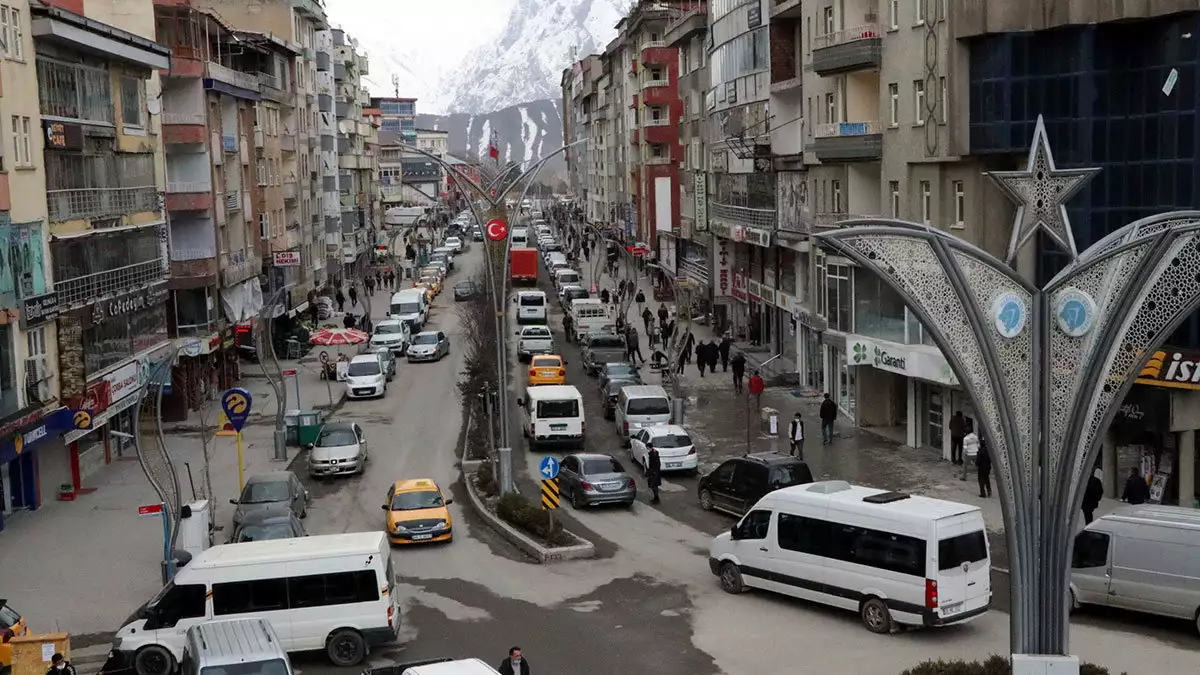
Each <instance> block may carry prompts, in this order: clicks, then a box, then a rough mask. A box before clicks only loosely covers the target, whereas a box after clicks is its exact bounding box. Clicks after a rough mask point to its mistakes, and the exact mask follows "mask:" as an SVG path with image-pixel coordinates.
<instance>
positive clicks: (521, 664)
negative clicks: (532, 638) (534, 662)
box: [498, 647, 529, 675]
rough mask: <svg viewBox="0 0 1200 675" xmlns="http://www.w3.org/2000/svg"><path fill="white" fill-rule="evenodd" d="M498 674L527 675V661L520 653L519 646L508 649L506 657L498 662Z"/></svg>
mask: <svg viewBox="0 0 1200 675" xmlns="http://www.w3.org/2000/svg"><path fill="white" fill-rule="evenodd" d="M498 670H499V671H500V675H529V662H528V661H526V660H525V656H524V655H523V654H522V653H521V648H520V647H513V648H511V649H509V650H508V658H506V659H504V660H503V661H501V662H500V668H499V669H498Z"/></svg>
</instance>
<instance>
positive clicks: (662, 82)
mask: <svg viewBox="0 0 1200 675" xmlns="http://www.w3.org/2000/svg"><path fill="white" fill-rule="evenodd" d="M670 84H671V81H670V80H667V79H657V80H646V81H644V82H642V89H649V88H651V87H666V86H669V85H670Z"/></svg>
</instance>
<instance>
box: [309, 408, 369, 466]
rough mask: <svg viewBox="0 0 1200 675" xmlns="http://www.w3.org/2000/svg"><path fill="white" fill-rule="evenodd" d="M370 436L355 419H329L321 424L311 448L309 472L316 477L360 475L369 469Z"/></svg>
mask: <svg viewBox="0 0 1200 675" xmlns="http://www.w3.org/2000/svg"><path fill="white" fill-rule="evenodd" d="M367 461H368V455H367V438H366V435H365V434H363V430H362V427H360V426H358V424H357V423H355V422H329V423H326V424H325V426H323V427H321V432H320V433H319V434H317V442H316V443H314V444H313V447H312V450H309V451H308V473H309V475H311V476H313V477H314V478H320V477H322V476H336V475H340V474H361V473H362V472H363V471H365V470H366V468H367Z"/></svg>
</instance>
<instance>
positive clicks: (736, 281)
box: [732, 272, 747, 302]
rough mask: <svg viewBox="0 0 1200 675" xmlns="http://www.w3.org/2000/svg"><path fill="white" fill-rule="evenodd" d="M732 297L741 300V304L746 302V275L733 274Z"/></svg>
mask: <svg viewBox="0 0 1200 675" xmlns="http://www.w3.org/2000/svg"><path fill="white" fill-rule="evenodd" d="M732 295H733V297H735V298H737V299H738V300H741V301H742V302H746V301H747V295H746V275H745V274H742V273H741V272H734V274H733V293H732Z"/></svg>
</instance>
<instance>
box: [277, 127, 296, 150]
mask: <svg viewBox="0 0 1200 675" xmlns="http://www.w3.org/2000/svg"><path fill="white" fill-rule="evenodd" d="M279 149H280V150H282V151H284V152H295V151H296V135H295V134H293V133H292V132H290V131H287V130H286V129H285V130H284V133H283V135H282V136H280V137H279Z"/></svg>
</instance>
